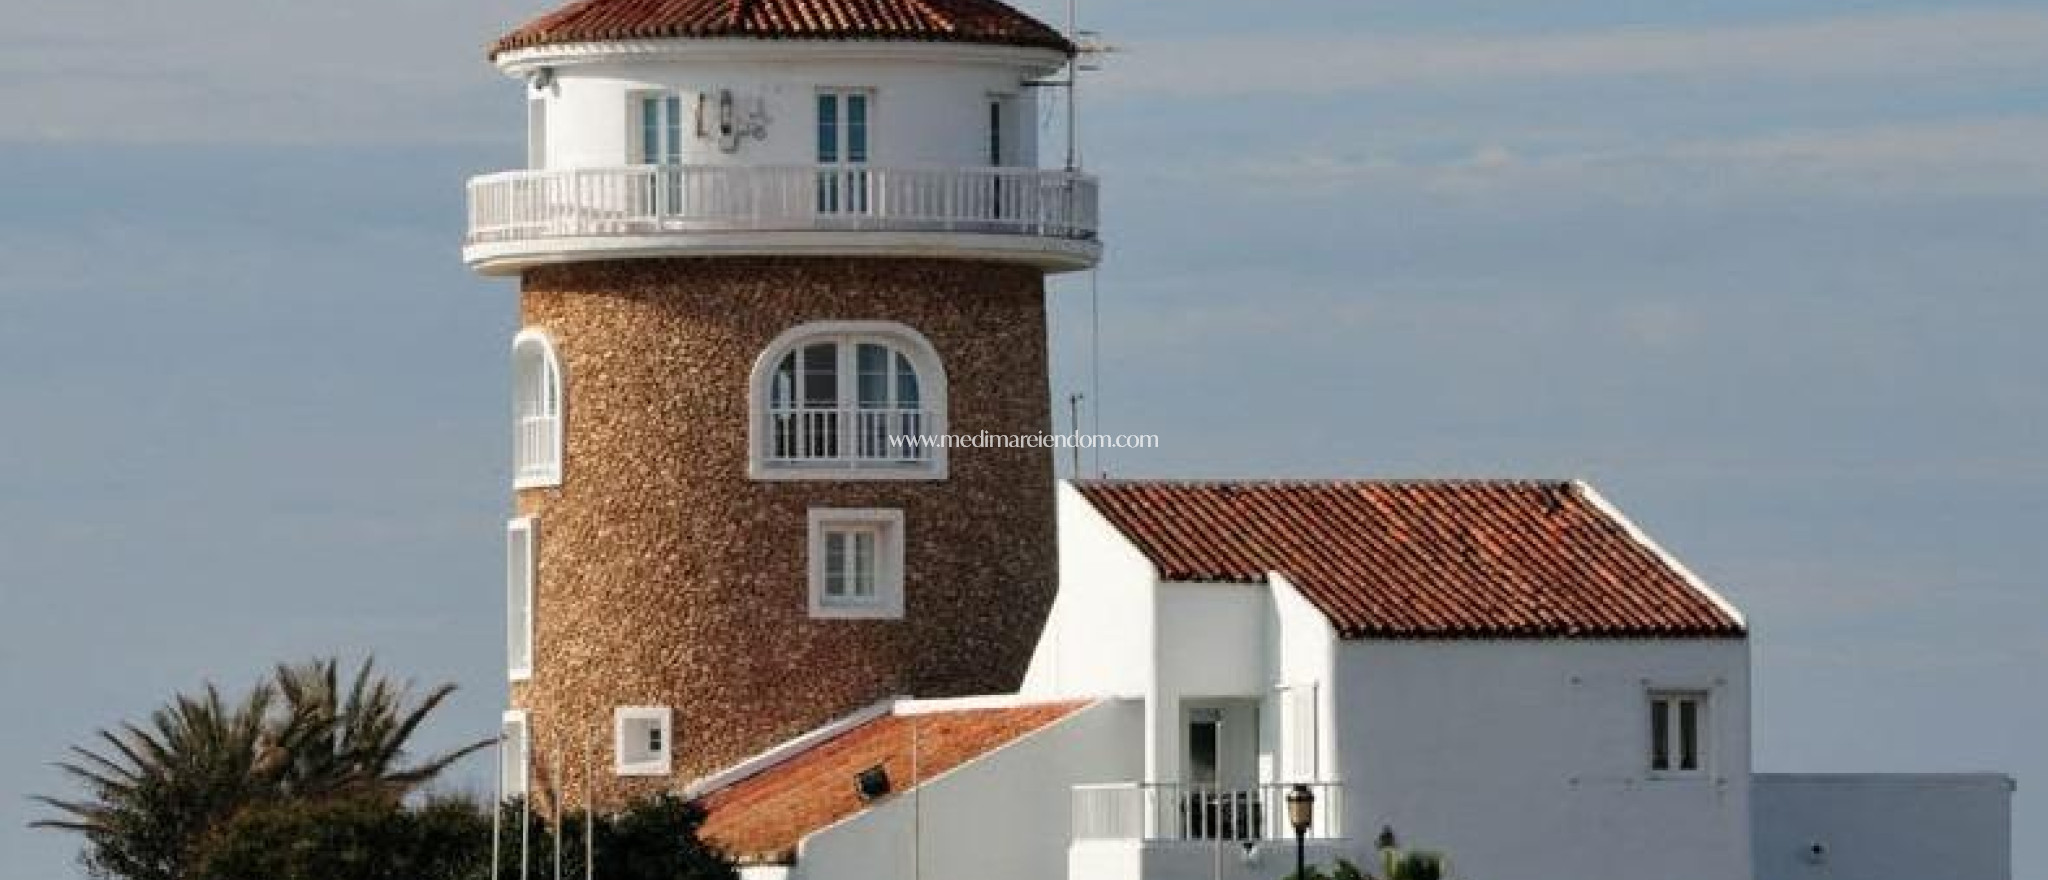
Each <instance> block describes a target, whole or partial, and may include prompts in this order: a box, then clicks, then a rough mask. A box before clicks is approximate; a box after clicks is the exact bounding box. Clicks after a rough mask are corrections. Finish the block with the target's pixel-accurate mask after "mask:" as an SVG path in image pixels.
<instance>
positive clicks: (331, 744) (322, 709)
mask: <svg viewBox="0 0 2048 880" xmlns="http://www.w3.org/2000/svg"><path fill="white" fill-rule="evenodd" d="M336 666H337V664H336V662H335V661H334V660H314V661H311V662H308V663H304V664H300V665H297V666H280V667H278V668H277V669H276V671H275V673H274V675H273V677H272V679H271V680H269V681H266V682H263V683H260V684H258V685H256V686H255V687H253V688H251V689H250V691H249V693H248V695H247V696H245V697H244V698H243V699H242V700H241V701H240V702H238V703H235V704H234V705H232V706H230V705H228V704H227V702H226V701H225V700H224V699H223V698H222V697H221V695H220V692H219V690H218V689H216V688H215V687H214V686H213V685H210V684H209V685H207V686H206V687H205V688H204V689H203V690H202V691H201V692H200V693H199V694H198V695H180V696H178V697H175V698H173V699H172V701H171V702H170V703H169V704H168V705H166V706H164V707H163V708H161V709H158V710H157V711H156V712H154V713H152V714H151V716H150V720H149V723H148V725H147V726H141V725H136V724H132V723H129V724H123V725H121V727H120V728H119V729H118V730H115V731H109V730H101V731H99V732H98V735H97V739H98V745H99V749H98V750H95V749H91V748H86V747H83V746H76V747H73V748H72V750H71V752H72V760H69V761H64V762H60V763H59V764H58V765H57V766H58V768H59V769H60V770H62V771H63V772H64V773H65V774H66V775H67V776H70V777H71V778H72V779H73V780H74V781H76V782H78V783H79V784H80V785H82V786H83V788H84V789H85V796H84V797H83V798H80V799H76V800H73V799H66V798H55V797H40V798H37V800H39V801H41V802H42V803H43V804H45V805H47V806H49V807H51V808H52V809H54V810H55V811H56V812H57V813H58V814H59V815H58V816H57V817H54V818H50V819H44V820H40V821H37V822H34V823H31V824H32V825H34V826H37V827H43V828H54V829H59V830H65V831H72V832H76V833H78V834H81V835H83V836H84V837H85V841H86V848H85V852H84V853H83V854H82V856H81V861H82V862H83V863H84V864H85V866H86V868H87V870H88V871H89V872H90V873H91V874H92V875H93V876H96V877H106V878H121V880H185V878H186V877H187V874H188V873H189V871H190V869H191V867H192V865H193V864H194V859H195V858H196V855H197V849H198V847H199V845H200V843H201V841H202V839H203V838H204V837H205V836H206V835H207V834H208V833H209V832H212V831H213V830H215V829H216V828H217V827H219V826H221V825H222V824H223V823H225V822H227V821H228V820H230V819H231V818H233V817H235V816H236V815H237V814H239V813H241V812H242V811H243V810H245V809H248V808H250V807H252V806H256V805H263V804H268V803H272V802H276V801H283V800H292V799H301V798H304V799H319V798H333V797H367V798H374V799H381V800H383V801H385V802H387V803H389V804H391V805H393V806H396V805H397V803H398V802H399V800H400V799H402V798H403V797H404V796H405V795H406V794H407V793H409V792H411V791H413V790H415V789H416V788H418V787H419V786H420V785H421V784H423V783H425V782H427V781H428V780H431V779H433V778H434V777H435V776H437V775H438V774H440V773H441V772H442V771H444V770H446V769H447V768H448V767H449V766H450V765H451V764H453V763H454V762H456V761H458V760H461V759H462V758H463V757H465V756H467V755H469V754H471V753H473V752H475V751H477V750H479V749H482V748H485V747H486V746H489V745H490V744H491V743H492V742H493V740H489V739H486V740H481V741H479V742H476V743H472V744H470V745H467V746H464V747H462V748H459V749H456V750H454V751H451V752H448V753H446V754H442V755H439V756H435V757H431V758H428V759H426V760H423V761H420V762H418V763H410V764H408V763H406V761H405V757H406V745H407V742H408V741H409V740H410V739H411V738H412V736H413V734H414V733H415V732H417V731H418V729H419V726H420V724H421V723H422V722H423V721H424V720H425V719H426V717H427V716H428V715H429V714H430V713H432V712H433V710H434V709H435V708H437V707H439V706H440V705H441V703H442V702H443V701H445V700H446V699H447V697H448V695H449V694H450V693H451V692H453V690H454V687H453V686H452V685H441V686H439V687H436V688H433V689H431V690H429V691H428V692H427V693H426V695H425V696H424V697H422V698H421V699H420V700H418V701H417V702H415V701H414V700H413V699H412V697H411V692H410V688H409V687H407V686H406V685H403V684H396V683H393V682H392V681H390V680H388V679H386V678H384V677H382V676H381V675H378V674H377V673H376V671H375V667H374V665H373V664H372V663H371V662H368V661H366V662H364V663H363V665H362V666H361V667H360V668H359V669H358V670H357V672H356V675H355V677H354V680H353V681H352V682H351V683H350V685H349V687H348V689H347V690H346V691H345V692H344V691H343V690H342V689H341V688H340V686H339V684H340V682H339V676H338V675H337V674H336Z"/></svg>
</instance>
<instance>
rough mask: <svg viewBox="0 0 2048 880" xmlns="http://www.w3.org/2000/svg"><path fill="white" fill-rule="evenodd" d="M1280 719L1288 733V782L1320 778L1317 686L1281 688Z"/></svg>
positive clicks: (1306, 685) (1304, 685)
mask: <svg viewBox="0 0 2048 880" xmlns="http://www.w3.org/2000/svg"><path fill="white" fill-rule="evenodd" d="M1280 699H1281V704H1280V710H1281V715H1280V720H1281V726H1282V728H1283V731H1282V732H1283V734H1284V735H1285V737H1286V752H1285V759H1286V760H1285V763H1284V765H1283V768H1282V769H1283V772H1285V773H1286V774H1287V778H1286V779H1285V780H1283V781H1285V782H1317V781H1319V780H1318V779H1317V778H1316V686H1315V685H1313V684H1298V685H1293V686H1291V687H1288V688H1287V689H1286V690H1283V691H1281V692H1280Z"/></svg>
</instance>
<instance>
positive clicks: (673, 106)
mask: <svg viewBox="0 0 2048 880" xmlns="http://www.w3.org/2000/svg"><path fill="white" fill-rule="evenodd" d="M634 104H635V106H636V107H637V111H636V113H635V115H634V119H635V120H636V121H637V123H638V127H639V134H640V136H639V138H638V146H639V153H638V155H636V156H634V157H633V158H634V159H635V160H636V161H638V163H639V164H641V165H679V164H681V163H682V161H683V99H682V96H681V95H674V94H664V93H642V94H640V95H636V96H635V97H634Z"/></svg>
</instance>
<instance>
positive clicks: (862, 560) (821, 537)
mask: <svg viewBox="0 0 2048 880" xmlns="http://www.w3.org/2000/svg"><path fill="white" fill-rule="evenodd" d="M810 555H811V564H810V571H811V573H810V581H811V584H810V586H811V591H810V592H811V616H812V617H825V618H832V617H840V618H900V617H902V616H903V511H900V510H813V511H811V516H810Z"/></svg>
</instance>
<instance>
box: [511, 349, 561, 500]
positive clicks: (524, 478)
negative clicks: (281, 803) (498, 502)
mask: <svg viewBox="0 0 2048 880" xmlns="http://www.w3.org/2000/svg"><path fill="white" fill-rule="evenodd" d="M512 431H513V434H512V468H513V471H512V472H513V485H514V486H516V487H517V488H521V489H532V488H538V487H543V486H559V485H561V484H562V366H561V362H560V361H558V360H557V359H556V358H555V346H554V344H553V343H551V342H549V341H548V337H547V334H545V333H542V332H540V331H538V330H524V331H521V332H520V334H519V335H518V336H517V337H515V338H514V339H513V340H512Z"/></svg>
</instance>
